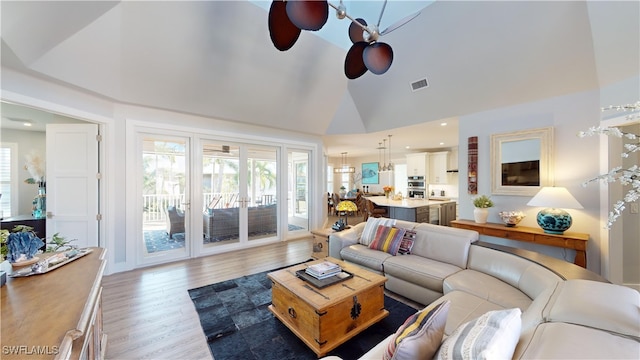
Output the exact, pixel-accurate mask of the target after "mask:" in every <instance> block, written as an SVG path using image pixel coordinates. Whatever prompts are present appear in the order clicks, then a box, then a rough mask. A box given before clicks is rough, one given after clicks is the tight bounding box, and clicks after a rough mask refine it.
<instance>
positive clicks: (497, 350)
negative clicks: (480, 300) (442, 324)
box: [434, 308, 522, 360]
mask: <svg viewBox="0 0 640 360" xmlns="http://www.w3.org/2000/svg"><path fill="white" fill-rule="evenodd" d="M521 313H522V311H520V309H519V308H514V309H508V310H495V311H489V312H487V313H485V314H484V315H482V316H480V317H479V318H477V319H475V320H471V321H469V322H468V323H465V324H462V325H460V327H458V328H457V329H456V330H455V331H454V332H453V333H452V334H451V336H449V337H448V338H446V339H445V340H444V341H443V342H442V345H441V346H440V350H438V353H437V354H436V357H435V358H434V359H442V360H449V359H451V360H453V359H456V360H459V359H491V360H494V359H511V357H512V356H513V352H514V351H515V349H516V345H517V344H518V340H519V339H520V330H521V327H522V319H521V317H520V315H521Z"/></svg>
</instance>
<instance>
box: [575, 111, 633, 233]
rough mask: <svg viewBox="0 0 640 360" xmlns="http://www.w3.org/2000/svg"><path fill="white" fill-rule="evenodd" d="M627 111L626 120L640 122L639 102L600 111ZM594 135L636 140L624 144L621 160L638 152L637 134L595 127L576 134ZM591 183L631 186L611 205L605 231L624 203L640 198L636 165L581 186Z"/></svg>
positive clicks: (619, 212) (612, 128)
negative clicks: (615, 183)
mask: <svg viewBox="0 0 640 360" xmlns="http://www.w3.org/2000/svg"><path fill="white" fill-rule="evenodd" d="M611 110H613V111H629V112H631V114H629V115H627V117H626V119H627V120H629V121H631V122H635V121H640V112H639V111H640V101H638V102H636V103H635V104H630V105H620V106H608V107H606V108H603V109H602V111H611ZM596 134H602V135H608V136H616V137H618V138H622V137H626V138H627V139H631V140H637V141H636V143H635V144H625V145H624V148H625V151H624V152H623V153H622V154H621V155H620V156H621V157H623V158H627V157H629V154H631V153H635V152H639V151H640V141H638V138H639V136H638V135H637V134H632V133H626V132H623V131H621V130H620V129H618V128H616V127H606V126H597V127H595V126H594V127H591V128H589V129H588V130H587V131H581V132H579V133H578V136H579V137H585V136H593V135H596ZM592 182H603V183H613V182H619V183H620V184H621V185H622V186H631V188H630V189H629V191H627V193H626V194H625V195H624V197H623V199H622V200H618V201H616V203H615V204H614V205H613V210H612V211H611V212H609V218H608V220H607V225H606V226H605V228H606V229H611V226H613V223H614V222H615V221H616V220H617V219H618V217H620V215H621V213H622V212H623V211H624V209H625V204H626V203H632V202H634V201H638V199H639V198H640V167H638V164H634V165H632V166H631V167H629V168H628V169H623V168H622V166H618V167H615V168H613V169H611V170H610V171H609V172H608V173H606V174H602V175H599V176H597V177H595V178H593V179H590V180H587V181H585V182H583V183H582V186H584V187H586V186H587V185H588V184H589V183H592Z"/></svg>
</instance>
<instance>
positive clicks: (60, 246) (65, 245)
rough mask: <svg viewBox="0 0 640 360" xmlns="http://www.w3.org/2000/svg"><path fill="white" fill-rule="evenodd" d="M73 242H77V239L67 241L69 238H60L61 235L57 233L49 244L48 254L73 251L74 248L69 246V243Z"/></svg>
mask: <svg viewBox="0 0 640 360" xmlns="http://www.w3.org/2000/svg"><path fill="white" fill-rule="evenodd" d="M72 241H75V239H73V240H67V238H65V237H64V236H60V233H55V234H53V236H52V237H51V241H50V242H49V243H48V244H47V251H46V252H56V251H65V250H70V249H73V248H74V246H73V245H69V243H70V242H72Z"/></svg>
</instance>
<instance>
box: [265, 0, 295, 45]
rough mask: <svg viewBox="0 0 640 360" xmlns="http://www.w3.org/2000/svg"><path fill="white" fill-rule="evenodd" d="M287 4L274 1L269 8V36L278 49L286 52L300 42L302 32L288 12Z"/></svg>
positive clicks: (277, 0) (278, 0) (279, 0)
mask: <svg viewBox="0 0 640 360" xmlns="http://www.w3.org/2000/svg"><path fill="white" fill-rule="evenodd" d="M286 6H287V3H285V2H284V1H281V0H274V1H273V2H272V3H271V8H269V36H271V41H272V42H273V45H274V46H275V47H276V49H278V50H280V51H286V50H289V49H291V47H292V46H293V44H295V43H296V41H298V37H300V32H301V30H300V29H299V28H298V27H297V26H295V25H294V24H293V23H292V22H291V20H289V16H287V10H286Z"/></svg>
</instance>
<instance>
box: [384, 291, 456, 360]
mask: <svg viewBox="0 0 640 360" xmlns="http://www.w3.org/2000/svg"><path fill="white" fill-rule="evenodd" d="M450 305H451V301H449V300H447V301H445V302H441V303H439V304H435V305H434V304H432V305H429V306H427V307H426V308H424V309H423V310H421V311H419V312H417V313H415V314H413V315H411V316H410V317H409V318H408V319H407V320H406V321H405V322H404V324H402V326H400V328H398V330H397V331H396V333H395V335H394V336H393V337H392V338H391V339H390V340H389V344H388V345H387V350H386V351H385V352H384V354H383V356H382V358H383V359H384V360H392V359H393V360H404V359H407V360H413V359H431V358H432V357H433V355H434V354H435V353H436V351H438V347H440V342H441V341H442V334H443V333H444V327H445V325H446V323H447V315H448V314H449V306H450Z"/></svg>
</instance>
